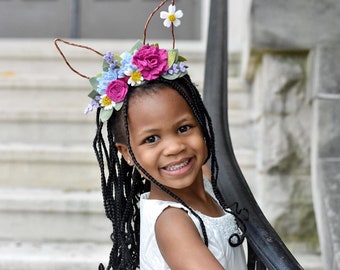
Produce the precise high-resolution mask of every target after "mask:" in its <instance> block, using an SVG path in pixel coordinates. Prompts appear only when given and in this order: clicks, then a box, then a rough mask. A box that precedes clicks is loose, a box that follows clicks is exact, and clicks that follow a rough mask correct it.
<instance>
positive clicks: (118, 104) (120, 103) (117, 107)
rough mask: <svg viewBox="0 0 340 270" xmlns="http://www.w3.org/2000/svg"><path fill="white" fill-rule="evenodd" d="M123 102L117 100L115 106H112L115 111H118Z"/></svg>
mask: <svg viewBox="0 0 340 270" xmlns="http://www.w3.org/2000/svg"><path fill="white" fill-rule="evenodd" d="M123 103H124V102H119V103H116V106H115V107H114V108H115V110H116V111H119V110H120V109H121V108H122V107H123Z"/></svg>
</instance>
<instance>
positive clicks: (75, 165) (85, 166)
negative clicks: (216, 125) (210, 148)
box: [0, 144, 254, 190]
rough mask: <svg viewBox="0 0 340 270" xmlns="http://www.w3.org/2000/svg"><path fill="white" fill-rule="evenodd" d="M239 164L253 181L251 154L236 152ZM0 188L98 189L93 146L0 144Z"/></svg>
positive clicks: (249, 152) (250, 151)
mask: <svg viewBox="0 0 340 270" xmlns="http://www.w3.org/2000/svg"><path fill="white" fill-rule="evenodd" d="M235 156H236V157H237V160H238V162H239V165H240V167H241V169H242V171H243V172H244V174H245V175H246V176H247V179H249V181H252V177H253V176H254V174H253V170H254V153H253V151H252V150H248V149H236V150H235ZM0 171H1V174H0V187H1V186H3V187H6V186H8V187H29V188H39V187H41V188H52V189H54V188H56V189H64V190H99V189H100V179H99V167H98V165H97V161H96V158H95V154H94V151H93V150H92V144H88V145H87V146H83V145H78V146H75V145H73V146H60V145H30V144H7V145H0Z"/></svg>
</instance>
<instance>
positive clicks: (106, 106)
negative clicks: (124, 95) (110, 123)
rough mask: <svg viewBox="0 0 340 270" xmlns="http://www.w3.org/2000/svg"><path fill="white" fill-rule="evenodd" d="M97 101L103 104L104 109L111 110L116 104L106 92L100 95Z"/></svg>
mask: <svg viewBox="0 0 340 270" xmlns="http://www.w3.org/2000/svg"><path fill="white" fill-rule="evenodd" d="M99 103H100V105H102V106H103V108H104V110H111V109H112V108H113V107H114V106H116V103H115V102H113V101H112V100H111V99H109V97H108V96H107V95H106V94H104V95H101V96H100V100H99Z"/></svg>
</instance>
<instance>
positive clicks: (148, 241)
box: [140, 180, 247, 270]
mask: <svg viewBox="0 0 340 270" xmlns="http://www.w3.org/2000/svg"><path fill="white" fill-rule="evenodd" d="M204 185H205V189H206V191H207V192H208V193H209V194H210V195H211V196H212V197H213V198H215V196H214V194H213V192H212V188H211V184H210V182H209V181H208V180H205V181H204ZM148 198H149V193H144V194H142V196H141V200H140V211H141V228H140V270H169V269H170V267H169V266H168V265H167V263H166V262H165V260H164V259H163V257H162V255H161V252H160V250H159V248H158V245H157V241H156V236H155V230H154V228H155V223H156V220H157V218H158V216H159V215H160V214H161V213H162V212H163V211H164V209H166V208H167V207H176V208H180V209H184V210H186V212H187V213H188V215H189V216H190V218H191V219H192V220H193V222H194V223H195V225H196V227H197V229H198V231H199V233H200V235H201V237H202V239H203V234H202V232H201V227H200V224H199V221H198V219H197V218H196V217H195V216H193V215H192V213H191V212H190V211H189V210H188V209H186V208H185V207H184V206H183V205H182V204H180V203H176V202H169V201H161V200H149V199H148ZM197 214H198V215H199V216H200V217H201V218H202V220H203V222H204V224H205V227H206V231H207V236H208V241H209V245H208V248H209V250H210V251H211V253H212V254H213V255H214V256H215V258H216V259H217V260H218V261H219V262H220V264H221V265H222V266H223V268H224V269H227V270H246V269H247V267H246V260H245V255H244V250H243V247H242V246H238V247H231V246H230V245H229V237H230V235H232V234H233V233H237V232H238V228H237V225H236V222H235V218H234V216H233V215H231V214H229V213H225V215H223V216H221V217H209V216H206V215H204V214H202V213H200V212H197Z"/></svg>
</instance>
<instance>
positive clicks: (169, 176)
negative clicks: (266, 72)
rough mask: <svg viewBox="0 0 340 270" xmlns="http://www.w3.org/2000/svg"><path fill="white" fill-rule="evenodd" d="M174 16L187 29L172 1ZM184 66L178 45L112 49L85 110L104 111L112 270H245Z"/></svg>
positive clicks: (97, 142) (200, 107)
mask: <svg viewBox="0 0 340 270" xmlns="http://www.w3.org/2000/svg"><path fill="white" fill-rule="evenodd" d="M163 2H164V3H165V2H166V1H163ZM160 6H161V5H160ZM160 6H159V7H160ZM162 14H163V15H162ZM167 14H168V15H167V16H165V14H164V13H161V17H163V18H165V19H166V20H167V19H169V18H170V19H171V20H170V21H171V24H170V25H171V26H173V25H174V24H179V23H178V21H177V23H175V22H176V20H178V17H181V15H182V13H181V12H179V11H176V9H175V6H174V5H170V7H169V10H168V13H167ZM171 16H173V17H171ZM166 24H167V22H165V23H164V25H166ZM57 41H62V40H56V42H57ZM71 45H72V44H71ZM57 47H58V46H57ZM58 49H59V47H58ZM64 59H65V58H64ZM184 61H185V59H184V58H183V57H181V56H180V55H179V54H178V51H177V50H175V49H172V50H165V49H160V48H159V47H158V45H146V44H145V42H143V43H137V44H136V45H135V46H134V47H133V48H132V49H131V50H130V51H127V52H124V53H123V54H121V55H114V54H112V53H107V54H106V55H105V56H104V65H103V67H104V68H103V72H102V73H101V74H100V75H98V76H96V77H93V78H90V82H91V84H92V86H93V88H94V91H92V92H91V93H90V95H89V96H90V97H92V98H93V101H92V102H91V104H90V105H89V107H88V108H87V111H89V110H92V109H93V108H94V107H97V108H98V109H97V118H96V119H97V121H96V123H97V133H96V137H95V139H94V149H95V153H96V156H97V159H98V162H99V166H100V171H101V184H102V193H103V198H104V207H105V211H106V215H107V217H108V218H109V219H110V220H111V222H112V226H113V232H112V235H111V239H112V242H113V247H112V250H111V253H110V259H109V263H108V266H107V269H124V270H126V269H142V270H163V269H172V270H178V269H195V270H199V269H205V270H206V269H209V270H215V269H216V270H220V269H221V270H222V269H229V270H232V269H234V270H236V269H237V270H243V269H246V262H245V257H244V252H243V248H242V246H241V244H242V242H243V238H244V236H243V234H242V233H241V230H240V229H239V227H238V225H237V222H236V220H237V219H236V218H235V215H234V214H233V213H232V212H231V210H229V209H228V208H227V206H226V205H225V202H224V200H223V198H222V196H221V194H220V193H219V191H218V189H217V184H216V181H217V169H218V166H217V161H216V157H215V145H214V133H213V128H212V125H211V120H210V117H209V115H208V113H207V110H206V108H205V107H204V104H203V102H202V99H201V97H200V94H199V92H198V90H197V89H196V87H195V85H194V84H193V83H192V82H191V79H190V77H189V75H188V74H187V67H186V66H185V65H184ZM104 126H106V132H107V134H106V136H107V139H104V136H103V129H104ZM208 160H209V161H210V168H211V176H210V178H211V179H210V181H209V180H207V179H205V177H204V176H203V172H202V166H204V164H206V162H207V161H208ZM222 181H223V179H222ZM99 269H104V266H103V265H100V266H99Z"/></svg>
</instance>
